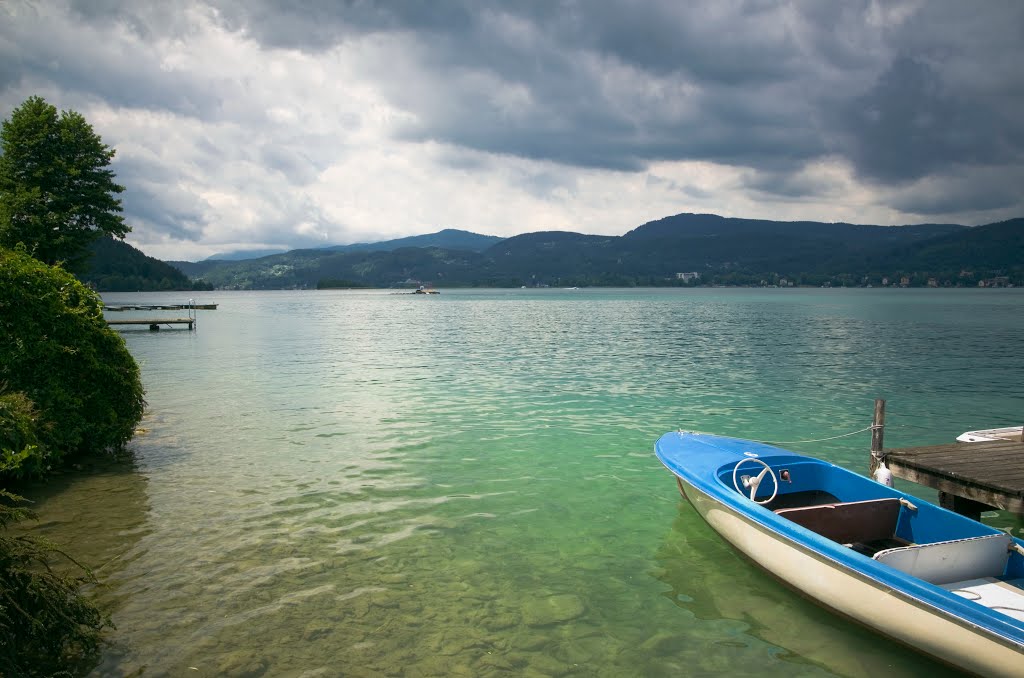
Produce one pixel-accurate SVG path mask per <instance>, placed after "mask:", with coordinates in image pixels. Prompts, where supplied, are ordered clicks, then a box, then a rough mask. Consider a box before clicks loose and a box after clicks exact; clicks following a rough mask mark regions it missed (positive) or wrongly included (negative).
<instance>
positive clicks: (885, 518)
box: [775, 498, 900, 544]
mask: <svg viewBox="0 0 1024 678" xmlns="http://www.w3.org/2000/svg"><path fill="white" fill-rule="evenodd" d="M775 513H777V514H778V515H780V516H782V517H784V518H787V519H789V520H791V521H793V522H794V523H796V524H797V525H800V526H801V527H806V528H807V529H808V530H811V531H812V532H817V533H818V534H820V535H821V536H823V537H826V538H828V539H831V540H832V541H836V542H839V543H840V544H857V543H867V542H873V541H881V540H885V539H892V537H893V535H894V534H895V533H896V523H897V521H898V520H899V516H900V500H899V499H897V498H885V499H868V500H866V501H845V502H837V503H834V504H819V505H818V506H801V507H798V508H784V509H778V510H777V511H775Z"/></svg>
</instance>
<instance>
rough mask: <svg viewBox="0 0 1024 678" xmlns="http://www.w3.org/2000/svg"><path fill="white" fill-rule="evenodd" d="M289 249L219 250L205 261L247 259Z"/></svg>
mask: <svg viewBox="0 0 1024 678" xmlns="http://www.w3.org/2000/svg"><path fill="white" fill-rule="evenodd" d="M287 251H288V250H282V249H270V250H268V249H262V250H232V251H230V252H218V253H217V254H211V255H210V256H208V257H206V259H203V261H245V260H246V259H259V258H260V257H269V256H270V255H272V254H283V253H284V252H287Z"/></svg>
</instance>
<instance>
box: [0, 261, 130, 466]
mask: <svg viewBox="0 0 1024 678" xmlns="http://www.w3.org/2000/svg"><path fill="white" fill-rule="evenodd" d="M0 383H3V384H5V385H6V388H7V390H8V391H9V392H14V393H19V392H20V393H23V394H24V395H25V397H27V398H28V399H29V400H31V401H32V403H34V404H35V407H36V408H37V409H38V418H37V420H36V427H35V436H36V440H37V441H38V444H39V445H40V446H41V448H42V449H44V450H47V451H48V453H49V455H50V456H49V461H50V462H53V463H56V462H59V461H61V459H66V458H73V457H75V456H81V455H87V454H98V453H103V452H105V451H107V450H111V449H116V448H120V447H121V446H123V445H124V443H126V442H127V441H128V440H129V439H130V438H131V436H132V434H133V432H134V430H135V426H136V424H137V423H138V422H139V419H141V417H142V411H143V407H144V406H145V401H144V400H143V390H142V382H141V380H140V377H139V368H138V365H137V364H136V363H135V360H134V359H133V358H132V356H131V354H130V353H129V352H128V349H127V348H126V347H125V344H124V340H123V339H122V338H121V336H120V335H118V334H117V333H116V332H114V331H112V330H111V329H110V328H109V327H107V324H106V321H105V320H104V318H103V311H102V306H101V302H100V299H99V297H98V296H97V295H96V294H95V293H94V292H92V291H90V290H89V289H87V288H86V287H85V286H84V285H83V284H82V283H80V282H79V281H78V280H76V279H75V278H74V276H72V275H71V274H70V273H67V272H66V271H63V270H61V269H60V268H53V267H50V266H46V265H45V264H42V263H40V262H39V261H36V260H34V259H32V258H30V257H28V256H27V255H25V254H23V253H19V252H15V251H11V250H5V249H2V248H0Z"/></svg>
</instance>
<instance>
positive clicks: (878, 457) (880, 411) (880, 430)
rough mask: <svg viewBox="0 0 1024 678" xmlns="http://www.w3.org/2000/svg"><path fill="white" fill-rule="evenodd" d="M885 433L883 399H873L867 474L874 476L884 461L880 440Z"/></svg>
mask: <svg viewBox="0 0 1024 678" xmlns="http://www.w3.org/2000/svg"><path fill="white" fill-rule="evenodd" d="M884 434H885V400H883V399H881V398H876V399H875V416H874V418H873V419H872V420H871V462H870V464H869V465H868V471H869V475H870V476H871V477H872V478H874V477H875V471H877V470H878V467H879V466H881V465H882V464H883V463H884V459H885V452H884V451H883V449H884V448H883V446H882V441H883V438H884Z"/></svg>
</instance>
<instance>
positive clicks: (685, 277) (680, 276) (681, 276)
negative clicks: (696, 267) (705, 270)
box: [676, 271, 700, 282]
mask: <svg viewBox="0 0 1024 678" xmlns="http://www.w3.org/2000/svg"><path fill="white" fill-rule="evenodd" d="M699 278H700V273H697V272H696V271H690V272H687V273H676V280H682V281H683V282H688V281H690V280H698V279H699Z"/></svg>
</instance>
